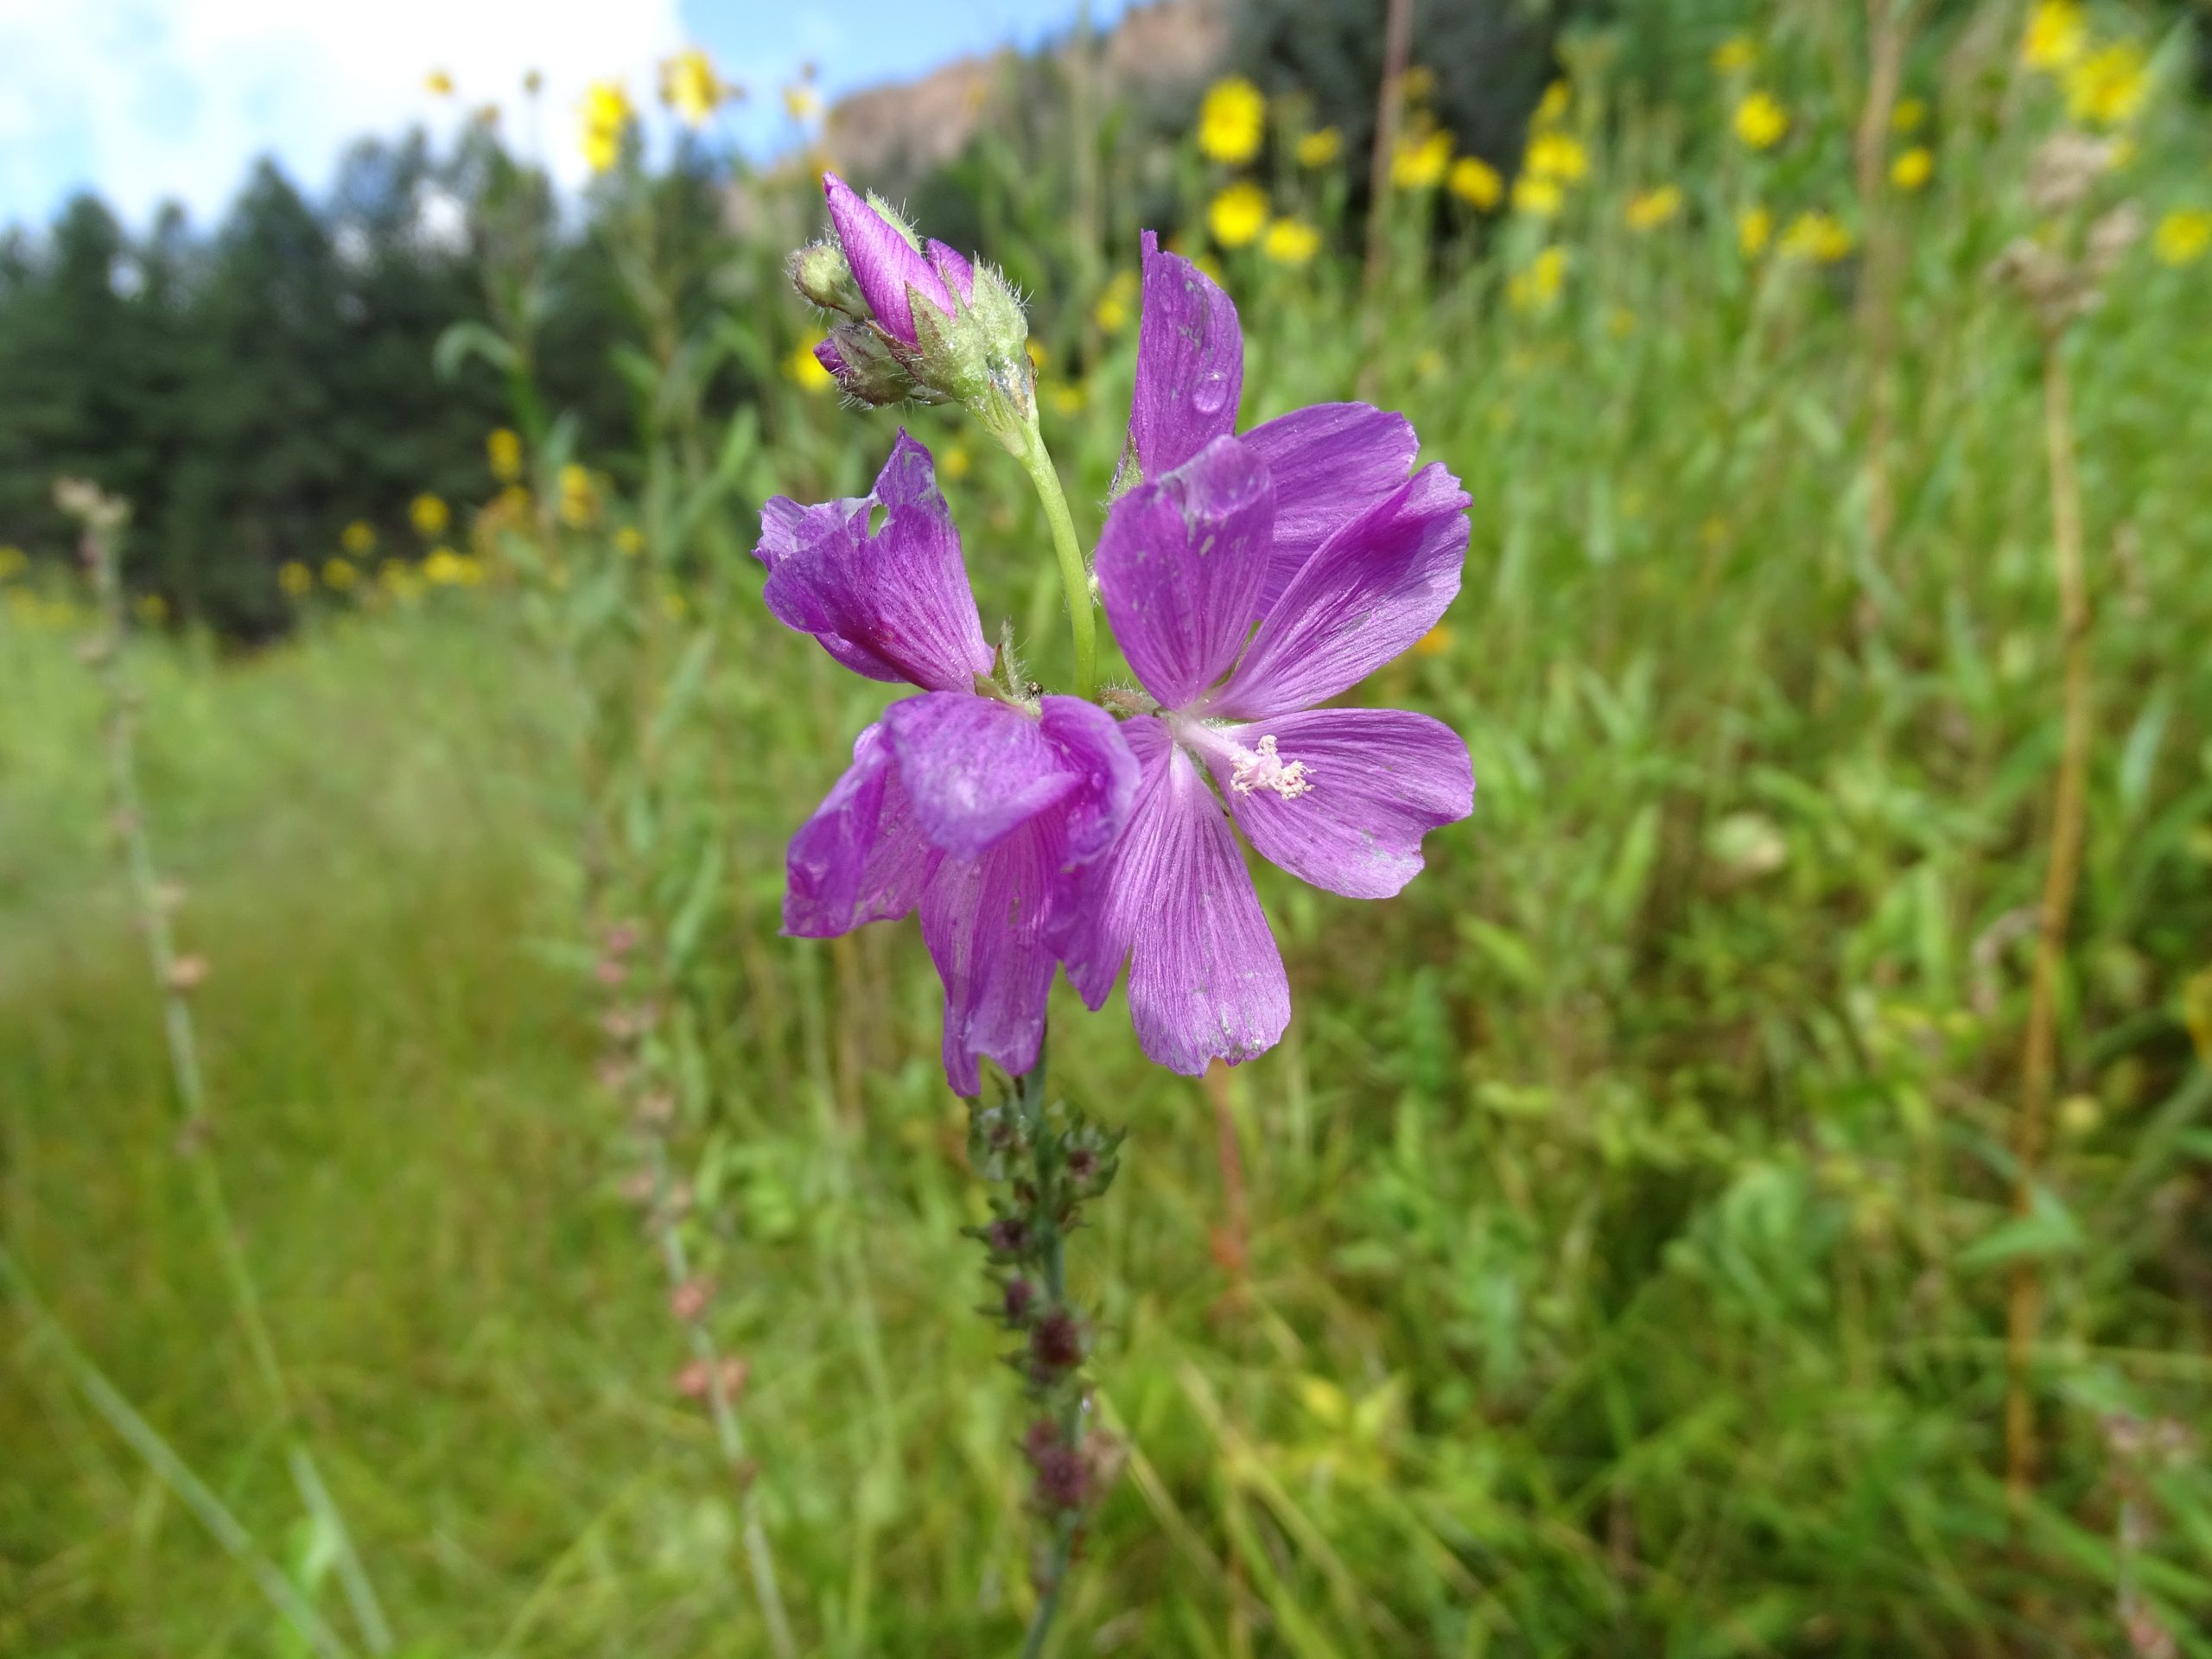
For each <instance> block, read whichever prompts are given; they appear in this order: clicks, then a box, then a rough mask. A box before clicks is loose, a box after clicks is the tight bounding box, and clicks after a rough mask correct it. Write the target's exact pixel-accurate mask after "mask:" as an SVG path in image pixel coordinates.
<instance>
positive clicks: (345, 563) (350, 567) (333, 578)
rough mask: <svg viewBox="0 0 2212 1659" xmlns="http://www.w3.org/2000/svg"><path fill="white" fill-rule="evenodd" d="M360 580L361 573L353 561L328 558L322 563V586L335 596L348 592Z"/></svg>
mask: <svg viewBox="0 0 2212 1659" xmlns="http://www.w3.org/2000/svg"><path fill="white" fill-rule="evenodd" d="M360 579H361V573H360V571H359V569H356V568H355V566H354V563H353V560H351V559H346V558H328V559H325V560H324V561H323V562H322V585H323V586H324V587H326V588H329V589H330V591H331V592H332V593H334V594H342V593H344V592H346V590H347V589H348V588H351V587H353V584H354V583H355V582H359V580H360Z"/></svg>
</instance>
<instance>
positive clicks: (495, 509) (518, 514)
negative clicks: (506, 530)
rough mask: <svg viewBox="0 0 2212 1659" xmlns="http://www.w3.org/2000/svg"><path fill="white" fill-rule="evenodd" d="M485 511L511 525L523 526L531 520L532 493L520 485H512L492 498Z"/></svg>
mask: <svg viewBox="0 0 2212 1659" xmlns="http://www.w3.org/2000/svg"><path fill="white" fill-rule="evenodd" d="M484 511H485V512H486V513H490V514H493V515H495V516H496V517H498V518H504V519H505V520H507V521H508V522H509V523H510V524H518V525H519V524H524V523H525V522H526V521H527V520H528V519H529V518H530V512H531V507H530V492H529V491H528V490H525V489H524V488H523V486H521V485H519V484H510V485H508V486H507V487H506V488H505V489H504V490H501V491H500V492H499V493H498V494H497V495H495V496H493V498H492V500H491V504H490V505H488V506H486V508H485V509H484Z"/></svg>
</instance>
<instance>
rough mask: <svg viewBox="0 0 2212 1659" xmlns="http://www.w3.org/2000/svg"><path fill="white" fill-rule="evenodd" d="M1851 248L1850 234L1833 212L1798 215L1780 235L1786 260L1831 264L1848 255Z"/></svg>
mask: <svg viewBox="0 0 2212 1659" xmlns="http://www.w3.org/2000/svg"><path fill="white" fill-rule="evenodd" d="M1851 247H1852V241H1851V232H1849V231H1848V230H1847V229H1845V228H1844V226H1843V223H1842V221H1841V220H1840V219H1837V218H1836V216H1835V215H1834V213H1800V214H1798V215H1797V217H1796V218H1795V219H1791V220H1790V221H1789V229H1788V230H1786V231H1784V232H1783V233H1782V252H1783V257H1785V258H1790V259H1813V260H1817V261H1818V262H1819V263H1821V264H1824V265H1832V264H1834V263H1835V262H1836V261H1837V260H1839V259H1841V258H1843V257H1845V256H1846V255H1847V254H1848V253H1849V252H1850V251H1851Z"/></svg>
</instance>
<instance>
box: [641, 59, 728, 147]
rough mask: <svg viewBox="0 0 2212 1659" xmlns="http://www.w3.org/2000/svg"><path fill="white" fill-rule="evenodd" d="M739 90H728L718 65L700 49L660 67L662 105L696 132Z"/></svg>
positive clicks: (670, 60)
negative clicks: (719, 72)
mask: <svg viewBox="0 0 2212 1659" xmlns="http://www.w3.org/2000/svg"><path fill="white" fill-rule="evenodd" d="M739 95H740V94H739V92H738V89H737V88H735V87H734V86H727V85H725V84H724V83H723V81H722V78H721V76H720V75H718V74H716V73H715V62H714V60H713V59H712V58H709V56H708V55H707V54H705V53H704V52H702V51H701V50H700V49H699V48H697V47H696V46H693V47H687V48H684V49H683V51H681V52H679V53H677V54H676V55H675V56H674V57H672V58H670V59H669V60H667V61H665V62H664V63H663V64H662V65H661V67H660V101H661V102H662V103H664V104H665V105H668V107H669V108H670V109H671V110H674V111H676V116H677V119H678V120H679V121H681V122H683V124H684V125H685V126H687V127H690V129H691V130H693V131H695V132H696V131H697V130H699V129H700V128H702V127H703V126H705V125H706V124H707V123H708V122H709V121H711V120H713V119H714V118H715V111H716V110H718V109H720V108H721V106H722V105H724V104H725V103H727V102H728V101H729V100H730V99H733V98H735V97H738V96H739Z"/></svg>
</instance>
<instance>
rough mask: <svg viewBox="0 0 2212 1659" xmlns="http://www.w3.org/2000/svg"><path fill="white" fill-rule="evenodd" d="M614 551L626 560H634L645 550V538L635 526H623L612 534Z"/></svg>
mask: <svg viewBox="0 0 2212 1659" xmlns="http://www.w3.org/2000/svg"><path fill="white" fill-rule="evenodd" d="M614 550H615V551H616V552H617V553H620V555H621V556H623V557H624V558H626V559H634V558H636V557H637V556H638V555H639V554H640V553H642V552H644V551H645V534H644V532H643V531H639V528H638V527H637V526H636V525H635V524H625V525H623V526H622V528H621V529H620V530H618V531H615V532H614Z"/></svg>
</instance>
